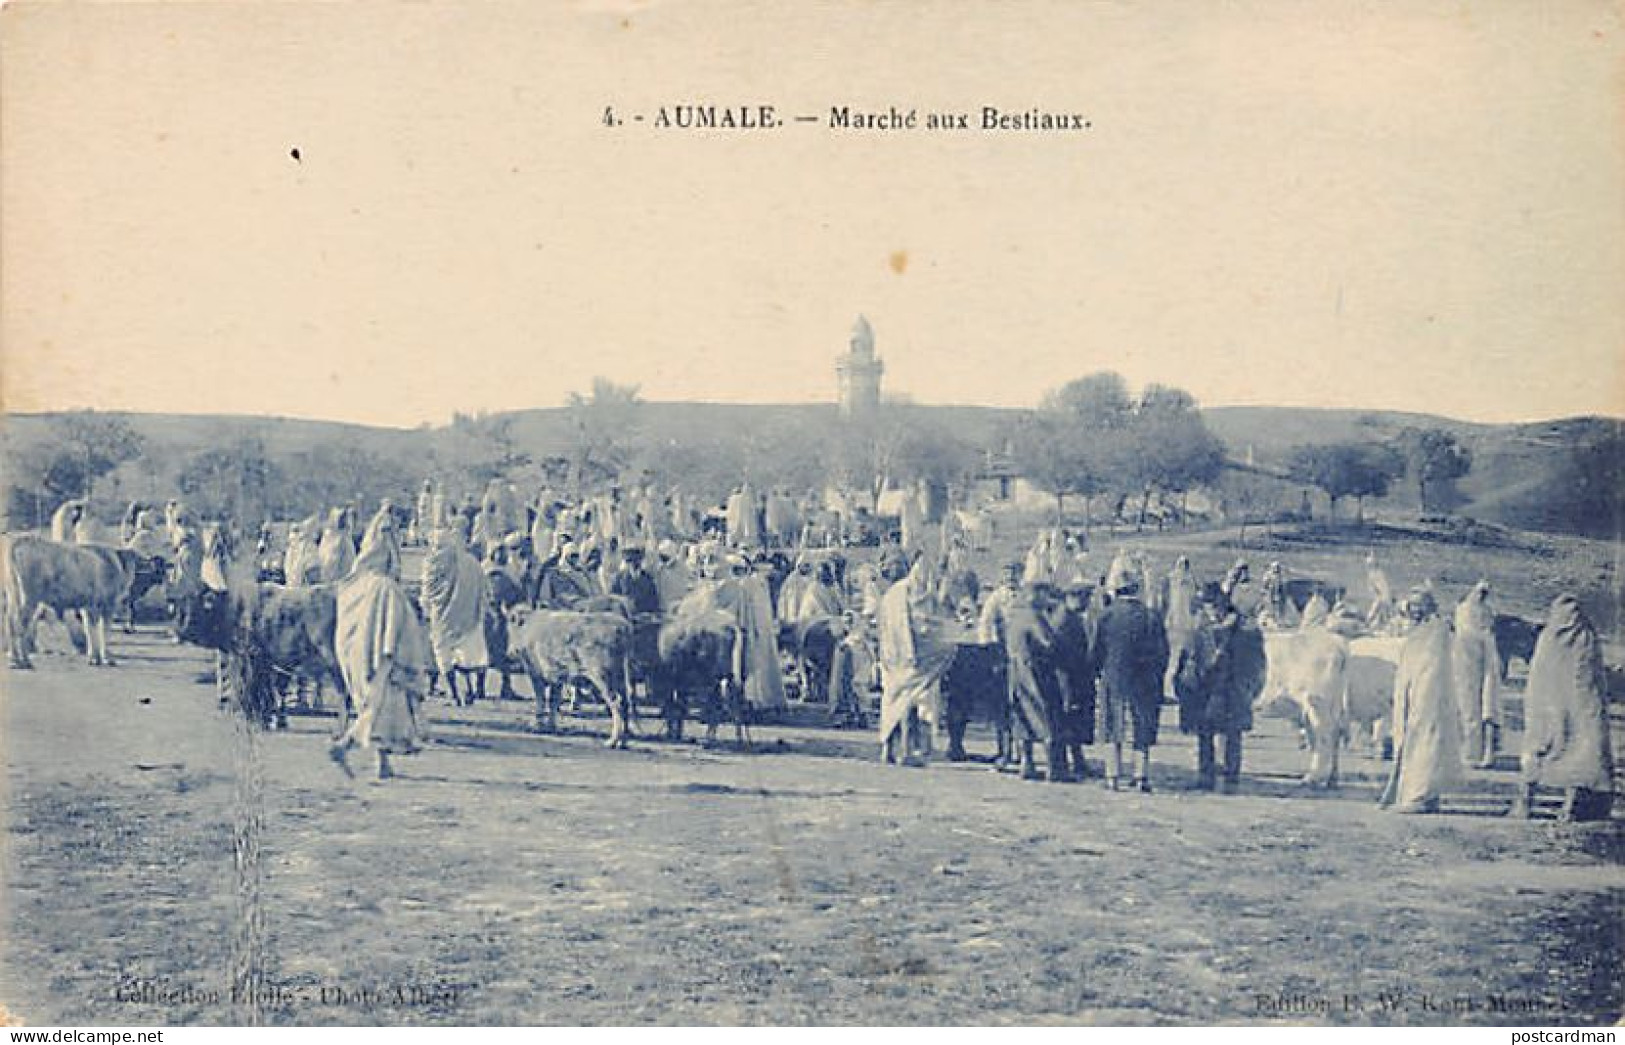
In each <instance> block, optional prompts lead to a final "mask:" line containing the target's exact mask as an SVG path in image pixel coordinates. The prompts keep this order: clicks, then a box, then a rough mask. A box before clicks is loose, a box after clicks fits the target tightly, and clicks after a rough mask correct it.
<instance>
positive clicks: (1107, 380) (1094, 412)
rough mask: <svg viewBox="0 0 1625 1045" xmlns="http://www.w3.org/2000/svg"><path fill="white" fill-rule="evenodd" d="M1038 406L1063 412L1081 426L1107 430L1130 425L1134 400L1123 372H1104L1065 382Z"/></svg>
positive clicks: (1094, 430)
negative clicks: (1129, 392)
mask: <svg viewBox="0 0 1625 1045" xmlns="http://www.w3.org/2000/svg"><path fill="white" fill-rule="evenodd" d="M1039 409H1041V410H1043V411H1045V412H1048V413H1054V414H1063V415H1066V416H1067V417H1070V418H1071V419H1072V421H1073V422H1074V423H1076V424H1078V425H1080V426H1081V427H1083V428H1085V429H1087V430H1089V431H1093V432H1106V431H1114V430H1118V429H1124V428H1127V427H1129V425H1130V424H1132V423H1133V420H1134V401H1133V400H1132V399H1131V398H1130V397H1129V394H1128V384H1127V383H1126V382H1125V381H1124V380H1123V378H1122V375H1120V374H1114V373H1111V372H1109V371H1103V372H1101V373H1098V374H1090V375H1088V376H1087V377H1080V378H1077V379H1076V380H1073V381H1068V382H1067V383H1066V384H1064V385H1062V386H1061V387H1060V388H1057V389H1055V390H1054V391H1052V392H1049V393H1047V394H1045V396H1044V398H1043V400H1042V402H1041V403H1040V404H1039Z"/></svg>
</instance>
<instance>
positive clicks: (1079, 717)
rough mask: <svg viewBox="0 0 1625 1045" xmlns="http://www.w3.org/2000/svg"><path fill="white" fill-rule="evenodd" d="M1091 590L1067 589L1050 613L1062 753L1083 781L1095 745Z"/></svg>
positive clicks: (1070, 771) (1071, 773)
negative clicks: (1089, 621)
mask: <svg viewBox="0 0 1625 1045" xmlns="http://www.w3.org/2000/svg"><path fill="white" fill-rule="evenodd" d="M1088 605H1089V589H1088V588H1087V587H1082V586H1075V587H1072V588H1069V589H1067V592H1066V597H1065V601H1063V602H1061V603H1060V604H1058V605H1057V606H1056V607H1055V608H1054V609H1053V610H1052V611H1051V612H1050V626H1051V627H1052V628H1053V630H1054V632H1055V668H1056V671H1057V673H1058V674H1059V675H1060V680H1061V690H1062V694H1063V697H1062V708H1061V722H1060V736H1059V737H1058V738H1057V739H1059V741H1060V747H1061V752H1062V754H1063V755H1064V756H1065V758H1066V762H1067V765H1066V767H1065V769H1066V773H1067V775H1068V776H1069V777H1070V778H1071V779H1073V780H1082V779H1084V778H1086V777H1088V775H1089V764H1088V763H1087V762H1085V761H1084V758H1083V749H1084V746H1085V745H1086V744H1093V743H1094V742H1095V668H1094V661H1093V659H1092V657H1091V652H1090V642H1089V628H1088V624H1087V622H1086V617H1085V613H1086V610H1087V607H1088Z"/></svg>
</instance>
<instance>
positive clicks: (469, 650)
mask: <svg viewBox="0 0 1625 1045" xmlns="http://www.w3.org/2000/svg"><path fill="white" fill-rule="evenodd" d="M488 583H489V582H488V580H487V578H486V574H485V570H484V569H483V568H482V567H481V565H480V561H479V560H478V559H476V558H474V556H473V554H471V553H470V552H469V550H468V549H467V548H466V547H465V546H464V545H463V542H462V540H461V539H460V538H459V536H458V535H457V533H456V532H455V531H453V530H451V529H450V528H448V527H445V526H442V527H440V528H438V529H436V530H435V531H434V534H433V536H432V538H431V544H430V548H429V554H428V555H426V556H425V557H424V559H423V590H422V601H423V613H424V616H425V617H427V618H428V624H429V644H430V646H431V647H432V649H433V650H434V660H435V666H436V667H437V668H438V669H439V670H440V671H441V672H442V673H445V672H449V671H450V670H451V669H453V668H487V667H490V665H491V653H490V650H489V649H488V648H487V646H486V642H485V606H486V586H487V584H488Z"/></svg>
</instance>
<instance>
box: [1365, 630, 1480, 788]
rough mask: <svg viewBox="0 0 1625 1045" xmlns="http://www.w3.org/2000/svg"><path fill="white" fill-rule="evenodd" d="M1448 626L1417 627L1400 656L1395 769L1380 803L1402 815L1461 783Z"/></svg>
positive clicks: (1396, 683)
mask: <svg viewBox="0 0 1625 1045" xmlns="http://www.w3.org/2000/svg"><path fill="white" fill-rule="evenodd" d="M1452 660H1453V656H1452V653H1451V635H1450V625H1449V624H1448V623H1447V622H1445V621H1444V620H1443V619H1441V618H1437V617H1435V618H1433V619H1431V620H1427V621H1424V622H1423V623H1421V624H1419V625H1417V626H1416V628H1415V630H1413V631H1412V632H1411V633H1410V634H1409V635H1408V636H1406V638H1405V644H1404V646H1402V647H1401V648H1400V651H1399V667H1398V669H1397V670H1396V671H1395V673H1394V710H1393V719H1392V721H1393V729H1394V767H1393V770H1392V771H1391V772H1390V774H1389V777H1388V786H1387V787H1386V788H1385V789H1384V790H1383V794H1382V798H1381V804H1382V805H1385V806H1393V807H1395V808H1397V809H1399V810H1400V811H1407V810H1415V809H1417V808H1419V807H1421V806H1422V805H1423V804H1424V803H1428V802H1433V801H1437V800H1438V798H1439V793H1440V792H1441V791H1443V790H1444V789H1445V788H1447V787H1449V786H1451V785H1453V784H1456V783H1458V782H1459V781H1460V780H1461V777H1462V772H1461V719H1460V716H1459V715H1458V714H1457V711H1456V688H1455V682H1454V678H1453V675H1454V673H1453V672H1452V670H1451V664H1452Z"/></svg>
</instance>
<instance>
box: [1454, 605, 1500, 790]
mask: <svg viewBox="0 0 1625 1045" xmlns="http://www.w3.org/2000/svg"><path fill="white" fill-rule="evenodd" d="M1489 595H1490V587H1489V585H1488V584H1485V583H1484V582H1482V581H1480V582H1479V583H1478V584H1477V585H1475V586H1474V587H1473V590H1472V591H1471V592H1469V593H1468V594H1467V597H1466V598H1464V599H1462V600H1461V602H1460V604H1458V605H1457V606H1456V620H1455V624H1456V645H1455V657H1456V662H1455V665H1454V668H1455V673H1456V700H1457V704H1458V707H1459V709H1460V712H1461V730H1462V736H1463V737H1465V738H1468V740H1469V743H1471V741H1472V740H1473V738H1476V737H1478V736H1479V728H1480V727H1481V726H1483V725H1485V724H1486V723H1488V724H1492V725H1496V726H1499V725H1500V724H1501V700H1500V696H1501V693H1500V691H1501V658H1500V656H1498V655H1497V653H1496V649H1495V611H1494V610H1493V609H1492V608H1491V607H1490V604H1489ZM1467 754H1468V755H1469V756H1471V757H1475V758H1482V757H1484V756H1485V755H1488V754H1489V752H1485V751H1470V752H1467Z"/></svg>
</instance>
